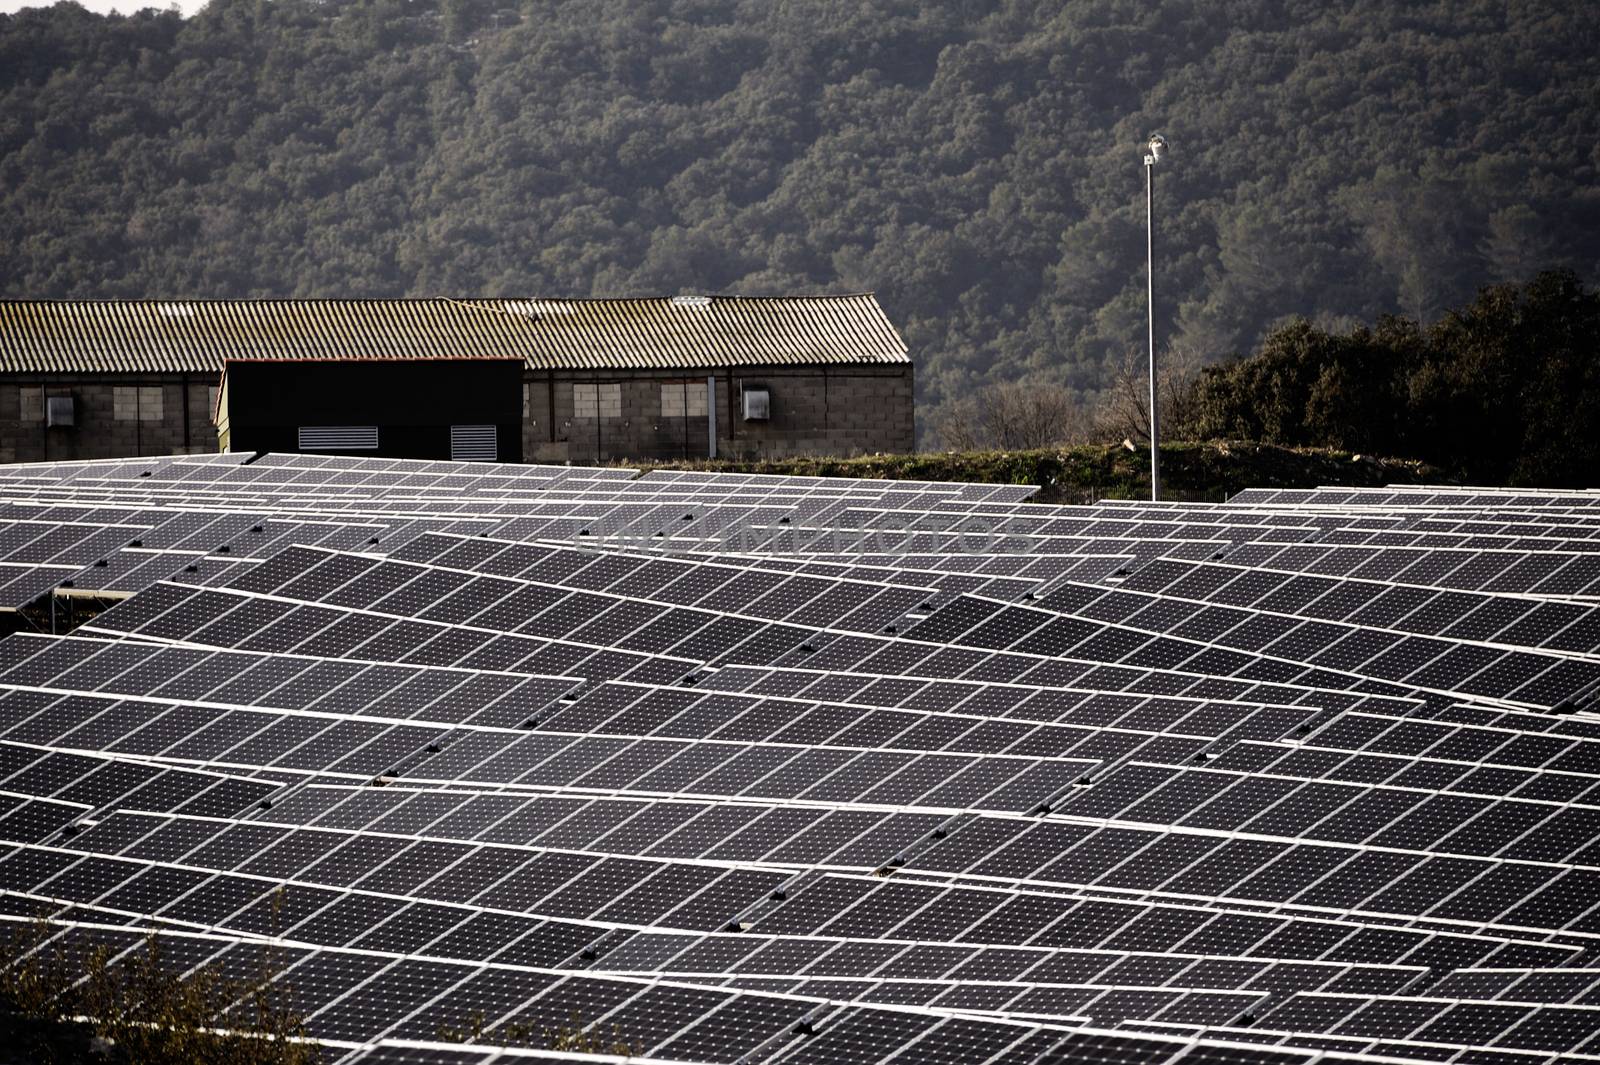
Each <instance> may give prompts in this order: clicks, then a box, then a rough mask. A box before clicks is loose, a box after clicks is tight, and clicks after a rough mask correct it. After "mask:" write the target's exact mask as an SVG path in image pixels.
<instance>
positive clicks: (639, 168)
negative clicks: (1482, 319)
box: [0, 0, 1600, 414]
mask: <svg viewBox="0 0 1600 1065" xmlns="http://www.w3.org/2000/svg"><path fill="white" fill-rule="evenodd" d="M1597 84H1600V28H1597V22H1596V20H1594V19H1592V18H1589V17H1587V14H1586V13H1585V12H1584V11H1583V10H1581V7H1580V6H1577V5H1572V4H1570V3H1563V2H1558V0H1535V2H1530V3H1518V4H1510V5H1499V4H1481V3H1469V2H1464V0H1463V2H1450V0H1440V2H1436V3H1431V4H1424V5H1413V4H1407V5H1396V4H1392V3H1388V2H1386V0H1344V2H1342V3H1338V4H1335V5H1326V4H1323V3H1318V2H1314V0H1288V2H1277V0H1242V2H1239V3H1232V4H1229V5H1227V6H1226V8H1225V9H1223V8H1219V7H1217V6H1216V5H1210V4H1197V3H1194V2H1193V0H1156V2H1151V3H1132V2H1127V0H1052V2H1048V3H1046V2H1043V0H786V2H783V3H770V2H767V0H582V2H579V0H524V2H523V3H522V4H521V6H520V7H519V6H516V5H515V4H513V3H510V2H509V0H507V2H505V3H502V2H501V0H323V2H313V0H213V2H212V3H211V4H210V6H209V7H208V8H206V9H205V10H204V11H203V12H202V13H201V14H200V15H198V16H196V17H194V18H191V19H188V20H184V19H182V18H180V17H178V16H177V15H176V14H174V13H170V12H168V13H156V12H154V11H150V12H146V13H144V14H141V15H139V16H136V17H133V18H100V17H98V16H94V15H91V14H89V13H87V12H86V11H84V10H83V9H82V8H79V7H77V6H76V5H74V4H70V3H63V4H61V5H58V6H57V7H55V8H52V9H48V10H35V11H27V12H24V13H22V14H19V15H14V16H0V251H3V256H0V295H4V296H8V297H69V296H70V297H80V298H84V297H86V298H98V297H114V296H120V297H130V296H139V297H248V296H302V297H304V296H368V295H370V296H377V295H385V296H399V295H437V294H474V295H485V296H512V295H517V296H521V295H526V294H529V293H540V294H550V295H561V296H586V295H609V296H617V295H629V294H646V293H657V294H659V293H676V292H679V291H684V290H687V291H696V292H729V293H734V292H737V293H747V294H767V293H777V292H788V293H800V292H812V291H842V290H862V289H875V290H877V291H878V292H879V293H880V295H881V297H882V299H883V302H884V304H885V306H886V307H887V309H888V311H889V313H890V315H891V316H892V317H893V318H894V320H895V321H896V322H897V323H898V324H899V325H900V326H901V327H902V329H903V331H904V333H905V335H906V339H907V340H908V341H909V342H910V344H911V347H912V350H913V352H914V354H915V355H916V357H917V358H918V361H919V363H920V364H921V393H922V394H921V396H920V398H921V400H922V401H923V407H924V413H925V414H926V413H931V412H933V411H934V410H935V409H936V408H937V407H938V406H939V405H940V404H941V403H943V402H946V401H947V400H949V399H950V398H951V397H953V396H957V395H960V394H962V393H963V392H964V391H967V390H970V388H971V387H972V385H973V384H974V383H975V382H978V381H981V380H990V379H1001V378H1018V377H1024V376H1031V377H1034V378H1037V379H1053V380H1057V381H1060V382H1062V383H1065V384H1068V385H1070V386H1072V387H1075V388H1084V389H1094V388H1096V387H1098V386H1099V385H1101V384H1102V383H1103V381H1104V380H1105V371H1106V366H1107V364H1108V363H1109V362H1111V361H1114V360H1116V359H1118V358H1120V357H1121V356H1122V355H1123V354H1124V353H1125V352H1127V351H1128V350H1129V349H1130V348H1132V349H1137V348H1138V347H1139V346H1140V345H1141V344H1142V341H1143V327H1144V323H1143V315H1144V307H1143V296H1144V289H1143V285H1144V278H1143V266H1144V233H1143V221H1144V219H1143V202H1142V200H1143V192H1144V190H1143V187H1142V185H1143V176H1142V173H1141V170H1142V167H1141V165H1140V162H1139V152H1140V145H1141V144H1142V143H1143V140H1144V137H1145V136H1146V134H1148V133H1149V132H1150V131H1151V130H1153V129H1161V130H1163V131H1164V132H1165V133H1166V134H1167V136H1168V137H1169V139H1170V140H1171V142H1172V153H1171V158H1170V161H1169V162H1167V163H1164V164H1163V166H1162V168H1161V170H1160V172H1159V174H1158V178H1157V189H1156V197H1157V209H1158V212H1159V225H1160V231H1159V233H1158V234H1157V253H1158V257H1159V261H1160V270H1159V275H1158V278H1157V284H1158V295H1159V298H1160V307H1159V311H1158V316H1159V320H1158V332H1159V335H1160V336H1161V337H1163V338H1164V342H1170V343H1171V344H1172V345H1175V346H1177V347H1179V348H1182V349H1184V350H1186V351H1189V352H1192V353H1195V354H1197V355H1199V356H1201V357H1206V358H1210V357H1215V356H1217V355H1220V354H1223V353H1225V352H1227V351H1230V350H1233V349H1237V348H1246V347H1249V346H1252V345H1253V344H1254V342H1255V341H1256V340H1257V338H1259V337H1260V335H1261V334H1262V332H1263V330H1264V329H1265V328H1267V327H1268V326H1269V325H1270V324H1271V323H1272V322H1274V321H1278V320H1281V319H1282V318H1283V317H1284V316H1286V315H1289V314H1293V313H1299V314H1304V315H1307V316H1312V317H1320V318H1321V319H1322V320H1323V321H1324V322H1329V323H1338V322H1340V321H1344V320H1348V319H1349V318H1350V316H1354V317H1355V318H1356V319H1359V320H1363V321H1367V320H1371V319H1372V318H1373V317H1374V316H1375V315H1377V314H1379V313H1381V312H1385V311H1399V312H1403V313H1406V314H1408V315H1410V316H1412V317H1416V318H1422V319H1424V320H1428V319H1430V318H1432V317H1433V316H1434V315H1436V314H1437V312H1438V310H1439V309H1440V308H1442V307H1445V306H1449V305H1451V304H1453V303H1458V302H1460V301H1461V300H1463V299H1464V298H1466V297H1467V296H1469V295H1470V294H1471V292H1472V290H1473V289H1474V287H1475V286H1477V285H1478V284H1481V283H1485V282H1489V281H1496V280H1510V279H1522V278H1525V277H1527V276H1529V275H1530V274H1531V272H1532V271H1533V270H1534V269H1535V268H1536V267H1539V266H1545V265H1553V264H1563V263H1564V264H1567V265H1570V266H1572V267H1574V268H1575V269H1577V270H1578V271H1579V272H1580V274H1582V275H1584V276H1586V277H1592V276H1595V275H1596V268H1597V262H1600V260H1597V258H1596V253H1595V250H1594V249H1595V247H1596V246H1600V241H1597V240H1596V237H1597V236H1600V194H1597V193H1596V191H1595V190H1596V189H1597V188H1600V149H1597V148H1596V143H1595V139H1594V136H1593V134H1594V127H1593V122H1592V116H1593V101H1594V93H1595V87H1596V85H1597Z"/></svg>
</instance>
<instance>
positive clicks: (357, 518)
mask: <svg viewBox="0 0 1600 1065" xmlns="http://www.w3.org/2000/svg"><path fill="white" fill-rule="evenodd" d="M1029 493H1030V490H1029V489H1026V488H1017V487H1013V486H992V485H956V484H933V483H921V482H877V481H848V480H824V479H811V478H778V477H765V478H763V477H756V476H742V475H716V474H700V473H687V472H675V471H657V472H653V473H649V474H645V475H640V474H638V472H637V471H632V470H620V469H577V468H568V467H560V468H556V467H516V466H493V465H474V464H457V463H442V462H432V463H422V462H404V461H398V460H363V459H349V458H326V457H313V456H276V455H267V456H259V457H257V456H217V457H214V458H195V457H183V458H171V459H159V460H150V459H145V460H132V461H120V462H109V463H81V464H62V465H53V466H12V467H4V468H0V507H3V510H0V567H3V569H4V579H5V581H6V583H4V584H3V585H0V600H3V602H4V604H5V605H6V606H7V607H8V608H9V609H11V610H13V611H21V613H19V614H18V615H17V619H18V622H17V623H18V627H23V626H25V625H26V624H29V623H37V622H38V621H39V619H40V618H42V617H44V614H43V613H42V612H41V610H40V607H39V604H40V603H41V602H44V601H45V600H41V598H40V597H41V596H42V595H43V596H47V597H50V599H49V601H53V602H55V603H56V604H57V606H58V611H57V615H56V616H57V620H58V622H60V621H61V618H62V616H63V615H62V611H61V609H59V608H60V607H61V606H62V605H63V604H71V605H70V606H67V607H66V610H65V613H66V615H67V616H71V617H72V618H73V619H74V620H81V617H80V616H78V614H77V612H78V611H81V612H82V617H87V621H86V622H85V623H83V624H80V625H77V627H75V628H73V629H72V631H70V632H62V633H51V632H48V631H45V632H29V631H18V632H15V633H13V634H12V635H10V636H9V637H7V638H6V639H4V640H3V641H0V841H3V842H0V890H3V892H4V895H3V898H0V910H3V911H4V916H3V919H4V920H5V921H7V922H8V923H10V924H13V925H16V924H19V923H20V922H22V921H25V920H27V919H29V918H31V917H34V916H35V915H38V914H41V913H43V914H45V915H47V917H48V918H49V920H50V922H51V924H50V928H51V929H52V930H53V934H54V936H55V940H56V942H57V943H59V944H68V945H71V946H74V947H82V946H84V945H88V944H96V945H103V946H106V947H107V948H109V949H110V950H112V951H113V952H115V953H117V954H118V956H120V957H122V958H124V959H126V958H131V957H132V956H134V955H135V954H137V953H138V952H139V951H141V950H142V943H143V937H144V935H145V934H146V932H147V931H148V930H149V929H150V928H156V929H159V930H160V932H161V936H162V939H163V941H164V943H165V944H166V949H165V952H164V954H163V958H164V963H165V964H167V965H170V966H173V967H176V968H179V969H185V970H190V969H197V968H199V967H201V966H205V965H208V964H209V965H215V966H217V967H218V968H219V969H220V970H221V971H223V972H224V973H235V974H251V973H257V972H259V971H260V970H261V966H262V964H263V958H266V957H270V958H271V959H272V965H273V966H274V968H273V970H272V971H273V972H274V973H275V974H276V975H275V979H276V980H277V981H279V982H281V983H282V985H283V986H285V987H286V988H288V989H290V994H291V995H292V1000H293V1002H294V1004H295V1005H296V1007H297V1008H298V1009H299V1010H300V1011H301V1012H303V1013H304V1014H305V1015H306V1016H307V1018H308V1028H309V1030H310V1032H311V1034H312V1035H314V1036H315V1037H316V1038H317V1039H318V1040H320V1041H321V1042H322V1044H323V1045H324V1046H325V1047H326V1049H327V1057H328V1060H330V1061H333V1060H345V1061H351V1062H355V1061H360V1062H371V1063H378V1062H388V1061H407V1062H418V1061H437V1062H441V1063H443V1062H459V1063H462V1065H466V1063H479V1062H488V1061H491V1060H496V1061H498V1060H505V1061H510V1060H514V1059H519V1058H525V1057H540V1056H547V1055H548V1054H550V1053H553V1051H552V1047H553V1046H554V1045H555V1044H556V1043H557V1042H558V1041H559V1036H560V1032H561V1030H562V1029H568V1030H574V1029H575V1030H580V1031H584V1032H592V1033H598V1034H597V1035H596V1038H597V1040H598V1041H599V1043H600V1044H602V1045H603V1048H606V1049H610V1050H613V1051H618V1052H624V1051H625V1052H626V1053H627V1054H629V1055H631V1056H632V1057H633V1058H635V1059H638V1060H660V1061H696V1062H736V1061H755V1060H762V1061H780V1062H796V1063H799V1062H813V1061H815V1062H859V1063H862V1065H867V1063H876V1062H889V1061H894V1062H996V1063H1000V1062H1007V1063H1009V1062H1019V1063H1024V1062H1053V1061H1066V1060H1073V1061H1079V1060H1093V1061H1107V1062H1111V1061H1116V1062H1129V1063H1145V1062H1149V1063H1152V1065H1153V1063H1158V1062H1169V1061H1183V1062H1186V1063H1187V1062H1194V1063H1197V1065H1198V1063H1202V1062H1239V1063H1259V1065H1280V1063H1281V1065H1294V1063H1298V1062H1306V1061H1310V1060H1311V1059H1313V1058H1317V1057H1332V1058H1362V1057H1380V1058H1385V1059H1391V1060H1392V1059H1402V1060H1427V1061H1459V1062H1483V1063H1486V1065H1501V1063H1503V1065H1518V1063H1524V1062H1526V1063H1533V1062H1546V1061H1554V1060H1556V1059H1558V1058H1559V1059H1561V1060H1564V1061H1567V1060H1570V1061H1581V1060H1589V1059H1594V1060H1600V991H1597V990H1596V987H1597V986H1600V967H1597V965H1596V958H1595V957H1594V954H1593V952H1594V949H1595V945H1596V943H1597V942H1600V940H1597V935H1600V776H1597V774H1596V769H1597V768H1600V704H1597V700H1596V693H1597V689H1600V614H1597V611H1600V540H1597V539H1596V536H1597V534H1600V494H1594V493H1581V492H1578V493H1553V492H1550V493H1547V492H1499V491H1489V490H1482V491H1480V490H1462V489H1403V490H1402V489H1394V490H1388V489H1386V490H1378V491H1354V490H1347V489H1326V490H1320V491H1311V492H1283V491H1252V492H1246V493H1243V494H1241V495H1240V496H1238V497H1236V498H1235V499H1233V500H1232V501H1230V502H1229V503H1227V504H1221V505H1195V504H1162V505H1155V504H1148V503H1128V502H1120V503H1114V502H1107V503H1103V504H1101V505H1098V506H1093V507H1053V506H1041V505H1037V504H1031V503H1028V502H1026V497H1027V496H1028V495H1029ZM52 592H53V593H54V595H53V596H51V593H52ZM108 603H111V604H114V605H110V607H109V609H102V608H103V607H105V606H106V605H107V604H108ZM57 627H58V628H61V627H64V624H58V626H57ZM52 946H53V945H51V944H47V945H46V946H45V947H41V948H40V949H52ZM508 1033H515V1034H516V1035H517V1036H518V1037H519V1038H518V1039H517V1040H515V1042H517V1043H519V1044H521V1045H516V1046H504V1045H503V1044H505V1043H507V1042H509V1041H512V1040H510V1039H508Z"/></svg>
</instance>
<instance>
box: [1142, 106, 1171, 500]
mask: <svg viewBox="0 0 1600 1065" xmlns="http://www.w3.org/2000/svg"><path fill="white" fill-rule="evenodd" d="M1166 154H1167V138H1165V137H1163V136H1162V135H1161V134H1159V133H1152V134H1151V135H1150V141H1149V143H1148V144H1146V145H1145V152H1144V255H1145V267H1146V271H1147V273H1146V278H1147V282H1148V285H1147V293H1148V296H1149V307H1150V501H1151V502H1152V503H1155V502H1160V500H1161V413H1160V407H1159V405H1158V397H1157V394H1156V223H1155V172H1156V164H1157V163H1159V162H1160V161H1161V160H1162V159H1164V158H1165V157H1166Z"/></svg>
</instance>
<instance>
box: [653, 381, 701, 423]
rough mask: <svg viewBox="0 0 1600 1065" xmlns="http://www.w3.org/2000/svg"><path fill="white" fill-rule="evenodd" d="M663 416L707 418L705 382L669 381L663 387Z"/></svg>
mask: <svg viewBox="0 0 1600 1065" xmlns="http://www.w3.org/2000/svg"><path fill="white" fill-rule="evenodd" d="M661 416H662V417H663V418H704V417H705V416H706V383H705V382H704V381H669V382H668V383H666V384H664V385H662V386H661Z"/></svg>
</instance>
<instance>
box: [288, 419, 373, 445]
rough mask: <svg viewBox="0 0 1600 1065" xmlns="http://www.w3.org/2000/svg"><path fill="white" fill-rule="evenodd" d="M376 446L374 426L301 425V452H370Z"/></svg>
mask: <svg viewBox="0 0 1600 1065" xmlns="http://www.w3.org/2000/svg"><path fill="white" fill-rule="evenodd" d="M377 446H378V427H377V426H376V425H302V426H301V427H300V450H301V451H371V450H372V449H374V448H376V447H377Z"/></svg>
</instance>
